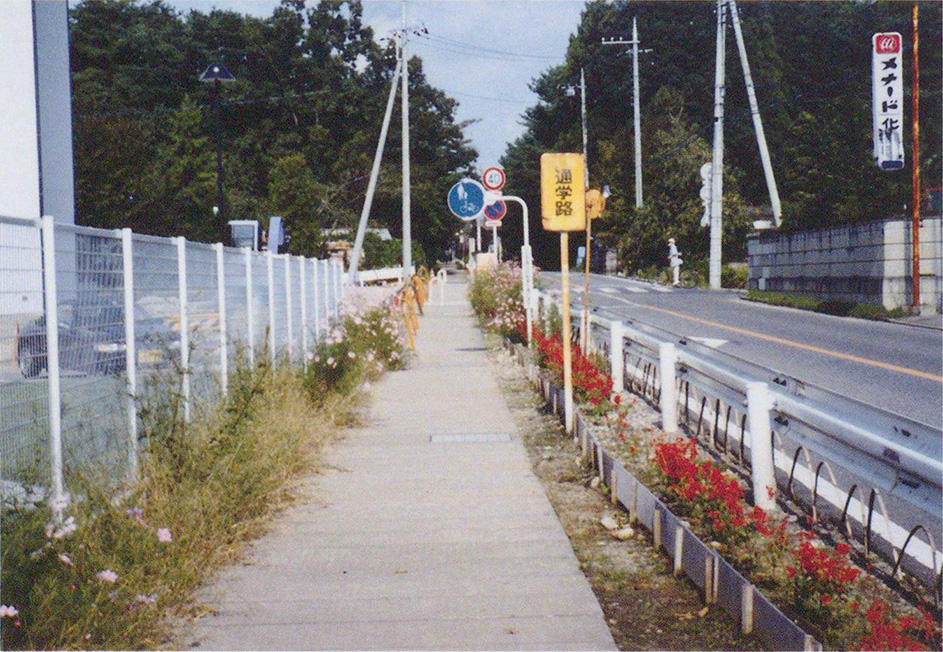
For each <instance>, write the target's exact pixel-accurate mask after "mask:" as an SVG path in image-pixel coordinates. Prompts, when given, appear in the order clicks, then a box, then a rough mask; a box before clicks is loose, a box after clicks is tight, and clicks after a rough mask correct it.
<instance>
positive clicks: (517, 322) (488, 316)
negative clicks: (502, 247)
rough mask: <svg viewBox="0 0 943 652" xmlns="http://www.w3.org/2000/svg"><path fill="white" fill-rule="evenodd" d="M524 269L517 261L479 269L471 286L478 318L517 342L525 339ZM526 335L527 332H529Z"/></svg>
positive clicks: (470, 290) (470, 296)
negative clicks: (522, 272) (522, 278)
mask: <svg viewBox="0 0 943 652" xmlns="http://www.w3.org/2000/svg"><path fill="white" fill-rule="evenodd" d="M522 287H523V285H522V281H521V268H520V267H519V266H517V265H516V264H514V263H508V262H505V263H501V264H500V265H497V266H495V267H492V268H489V269H484V270H481V271H479V272H476V273H475V275H474V276H473V277H472V281H471V283H470V284H469V288H468V298H469V300H470V301H471V304H472V308H473V309H474V311H475V314H477V315H478V321H479V322H480V323H481V325H482V326H483V327H484V328H488V329H490V330H493V331H495V332H496V333H499V334H500V335H501V336H502V337H506V338H508V339H510V340H512V341H515V342H522V341H523V338H522V336H521V326H522V325H523V324H524V320H525V314H524V300H523V298H522ZM525 335H526V333H525Z"/></svg>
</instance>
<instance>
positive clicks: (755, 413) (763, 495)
mask: <svg viewBox="0 0 943 652" xmlns="http://www.w3.org/2000/svg"><path fill="white" fill-rule="evenodd" d="M746 390H747V420H748V422H749V427H750V464H751V466H752V467H753V468H752V470H751V473H750V476H751V480H752V482H753V502H754V504H756V505H759V506H760V507H762V508H763V509H766V510H771V509H774V508H775V507H776V494H775V491H776V477H775V476H774V474H773V440H772V431H771V429H770V419H769V413H770V408H771V407H772V403H771V401H770V395H769V387H768V386H767V385H766V383H754V382H751V383H747V385H746Z"/></svg>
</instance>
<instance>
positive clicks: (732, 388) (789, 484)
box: [533, 291, 943, 603]
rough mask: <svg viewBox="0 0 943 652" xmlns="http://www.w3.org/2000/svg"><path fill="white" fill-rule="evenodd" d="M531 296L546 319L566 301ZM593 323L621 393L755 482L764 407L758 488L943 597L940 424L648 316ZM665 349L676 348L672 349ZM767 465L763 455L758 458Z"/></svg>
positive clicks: (597, 346)
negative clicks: (755, 435) (757, 431)
mask: <svg viewBox="0 0 943 652" xmlns="http://www.w3.org/2000/svg"><path fill="white" fill-rule="evenodd" d="M533 301H534V302H535V304H536V305H535V306H534V309H535V312H536V313H537V314H538V315H539V319H540V320H541V322H540V323H542V322H543V320H546V318H547V309H548V307H549V305H551V304H553V305H557V304H556V299H555V298H553V297H551V296H550V295H548V294H546V293H544V292H539V291H537V292H535V299H534V300H533ZM575 312H576V314H575V315H574V317H573V321H574V328H575V329H578V327H579V322H580V317H579V311H578V310H577V311H575ZM600 312H602V311H600ZM589 323H590V335H591V337H590V338H589V339H588V342H589V348H590V350H592V351H596V352H598V353H601V354H604V355H605V356H606V357H607V359H608V360H609V362H610V365H611V369H612V375H613V380H614V386H615V387H616V388H621V389H629V390H631V391H634V392H636V393H638V394H640V395H642V396H643V397H645V398H646V399H648V400H650V401H651V402H653V403H654V404H655V405H658V404H659V403H662V405H660V407H661V410H662V421H663V426H664V425H668V426H672V425H673V424H674V423H677V422H678V418H679V417H680V425H681V426H682V427H684V428H685V429H686V430H687V431H688V432H690V433H691V434H693V435H694V436H695V437H697V438H698V439H699V440H701V441H702V442H703V443H705V444H707V445H709V446H710V447H711V448H712V449H713V450H714V452H715V453H716V454H717V455H719V456H720V457H722V458H723V459H724V460H725V461H726V462H727V463H729V464H731V465H733V466H735V467H736V468H738V469H739V470H740V471H741V472H742V473H744V474H746V475H748V476H750V477H751V479H754V485H757V482H756V481H755V478H753V473H754V468H753V467H754V460H751V457H752V455H751V454H752V452H753V451H752V448H753V442H752V439H751V427H755V426H753V425H752V424H753V423H755V421H754V419H756V416H755V415H756V414H758V413H759V414H763V415H765V419H764V421H765V423H766V424H768V433H769V437H770V444H771V446H772V451H771V457H772V460H771V463H772V470H771V471H770V475H769V476H763V477H769V478H770V481H769V482H762V484H760V485H758V486H759V488H760V489H761V490H762V489H763V488H764V487H765V485H767V484H769V485H770V486H771V487H773V488H775V489H776V490H777V491H778V493H779V495H780V497H781V498H788V499H790V500H791V501H792V502H793V503H795V504H796V505H797V506H799V507H801V508H802V509H804V510H805V511H806V512H807V513H808V515H809V517H810V518H811V519H812V520H813V521H820V522H827V523H831V524H832V525H834V526H837V527H839V528H841V529H842V530H844V532H845V534H846V535H847V536H848V537H849V538H852V539H855V540H857V541H859V542H861V543H862V544H863V545H864V549H865V553H866V554H871V553H877V554H878V555H879V556H881V557H883V558H884V559H886V560H887V561H888V562H889V563H890V565H891V570H890V574H891V576H893V577H899V574H900V573H901V571H906V572H907V573H909V574H910V575H912V576H913V577H915V578H917V579H918V580H919V581H920V582H921V583H922V584H923V585H925V586H927V587H930V589H931V591H932V594H933V599H934V601H935V602H937V603H939V601H940V592H941V582H943V580H941V577H943V574H941V553H940V548H939V545H940V543H941V541H940V539H941V537H940V532H941V529H943V521H941V515H943V490H941V480H943V435H941V432H940V431H939V430H937V429H935V428H933V427H932V426H928V425H926V424H923V423H920V422H917V421H914V420H913V419H908V418H907V417H903V416H900V415H897V414H893V413H890V412H887V411H884V410H881V409H879V408H875V407H874V406H871V405H867V404H864V403H861V402H860V401H856V400H854V399H851V398H848V397H845V396H842V395H840V394H836V393H834V392H830V391H828V390H825V389H823V388H820V387H816V386H814V385H810V384H807V383H804V382H802V381H801V380H799V379H796V378H793V377H790V376H787V375H785V374H781V373H778V372H776V371H775V370H772V369H768V368H765V367H762V366H761V365H757V364H754V363H751V362H748V361H746V360H742V359H740V358H738V357H736V356H733V355H730V354H728V353H725V352H722V351H718V350H716V349H713V348H711V347H709V346H706V345H704V344H701V343H700V342H695V341H692V340H687V339H685V338H683V337H681V336H679V335H677V334H674V333H671V332H670V331H666V330H663V329H660V328H657V327H654V326H651V325H648V324H644V323H642V322H638V321H628V322H625V323H623V322H620V321H618V320H610V319H605V318H603V317H602V316H600V315H599V314H591V315H590V319H589ZM574 332H577V331H576V330H575V331H574ZM576 337H577V338H578V335H577V336H576ZM577 341H578V339H577ZM666 350H667V352H668V353H670V355H668V356H664V355H663V353H664V352H665V351H666ZM620 359H621V362H622V364H621V365H620V364H618V361H619V360H620ZM613 360H615V361H616V364H612V361H613ZM669 377H670V378H671V384H670V385H667V384H665V385H664V387H665V388H667V387H671V388H673V390H674V391H673V392H666V394H667V398H669V403H670V404H668V405H665V404H664V401H662V400H661V399H662V390H663V380H664V379H667V378H669ZM757 384H762V385H764V386H765V390H764V391H763V392H762V393H763V394H766V395H767V398H766V399H763V400H764V402H765V404H764V405H762V406H757V405H756V404H754V406H753V411H752V412H751V407H750V404H749V401H748V394H749V393H750V392H749V391H748V390H749V389H750V387H751V386H753V387H754V388H755V387H757ZM761 389H762V388H761ZM671 394H674V397H673V400H672V399H671ZM755 402H756V400H755V399H754V403H755ZM757 408H759V409H757ZM748 416H752V418H748ZM761 425H765V424H761ZM665 429H666V430H671V429H672V428H670V427H668V428H665ZM763 429H764V430H765V428H763ZM765 460H766V458H765V456H762V455H761V456H760V462H761V463H765ZM758 472H760V473H762V469H759V470H758ZM774 485H775V486H774ZM755 489H756V487H755ZM758 493H760V492H757V491H754V495H755V496H756V495H757V494H758ZM757 502H759V501H757ZM875 516H877V517H878V518H877V519H875Z"/></svg>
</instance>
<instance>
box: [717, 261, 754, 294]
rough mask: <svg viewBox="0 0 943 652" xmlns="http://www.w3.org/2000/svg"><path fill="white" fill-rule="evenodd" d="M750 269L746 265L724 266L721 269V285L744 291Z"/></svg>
mask: <svg viewBox="0 0 943 652" xmlns="http://www.w3.org/2000/svg"><path fill="white" fill-rule="evenodd" d="M749 276H750V269H749V268H748V267H747V266H746V265H723V266H722V267H721V268H720V285H721V287H725V288H732V289H743V288H745V287H746V286H747V279H748V278H749Z"/></svg>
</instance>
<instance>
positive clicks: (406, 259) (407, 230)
mask: <svg viewBox="0 0 943 652" xmlns="http://www.w3.org/2000/svg"><path fill="white" fill-rule="evenodd" d="M401 38H402V41H401V42H400V56H401V57H402V60H403V71H402V75H403V91H402V95H403V104H402V113H403V278H404V279H405V278H408V277H409V275H410V274H412V269H413V248H412V216H411V215H410V210H409V209H410V196H409V195H410V185H409V59H408V58H407V56H406V0H403V34H402V37H401Z"/></svg>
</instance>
